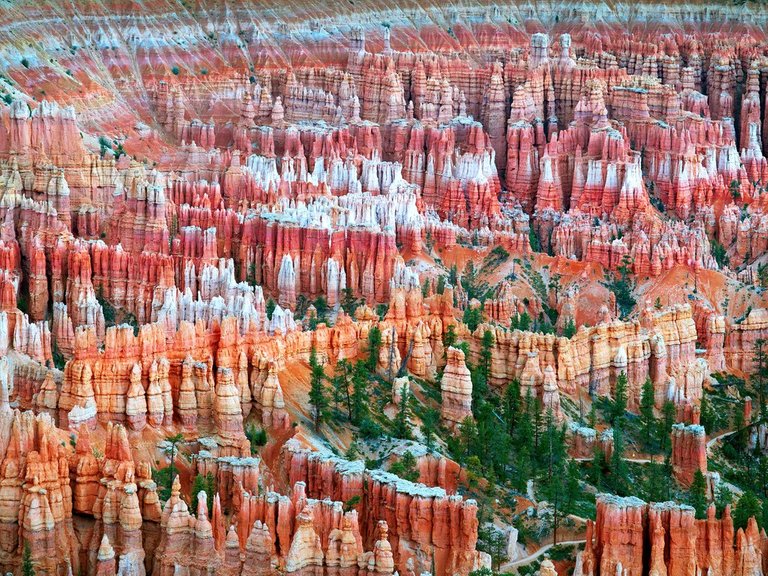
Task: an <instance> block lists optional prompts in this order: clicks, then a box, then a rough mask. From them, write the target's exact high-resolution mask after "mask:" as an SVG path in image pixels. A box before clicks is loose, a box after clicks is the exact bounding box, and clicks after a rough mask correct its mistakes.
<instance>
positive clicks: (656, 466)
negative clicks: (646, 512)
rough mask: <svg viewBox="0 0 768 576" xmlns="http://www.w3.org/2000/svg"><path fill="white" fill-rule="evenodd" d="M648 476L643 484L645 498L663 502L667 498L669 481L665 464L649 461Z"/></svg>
mask: <svg viewBox="0 0 768 576" xmlns="http://www.w3.org/2000/svg"><path fill="white" fill-rule="evenodd" d="M647 470H648V476H647V478H646V481H645V485H644V486H643V490H644V495H645V498H646V499H647V500H648V501H649V502H663V501H664V500H666V499H667V492H668V490H667V485H666V484H667V481H666V480H665V472H664V465H663V464H662V463H660V462H656V461H655V460H652V461H651V462H649V463H648V469H647Z"/></svg>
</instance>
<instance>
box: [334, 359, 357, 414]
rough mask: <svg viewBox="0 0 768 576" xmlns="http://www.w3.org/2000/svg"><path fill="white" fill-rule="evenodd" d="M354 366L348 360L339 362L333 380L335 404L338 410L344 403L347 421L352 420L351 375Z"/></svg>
mask: <svg viewBox="0 0 768 576" xmlns="http://www.w3.org/2000/svg"><path fill="white" fill-rule="evenodd" d="M351 373H352V366H351V364H350V363H349V360H347V359H346V358H344V359H342V360H339V362H338V363H337V364H336V374H335V375H334V376H333V379H332V380H331V384H332V386H333V402H334V405H335V408H336V409H337V410H338V408H339V404H340V403H343V404H344V407H345V408H346V410H347V420H350V421H351V420H352V395H351V394H350V390H349V389H350V386H349V384H350V374H351Z"/></svg>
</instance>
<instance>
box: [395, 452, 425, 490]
mask: <svg viewBox="0 0 768 576" xmlns="http://www.w3.org/2000/svg"><path fill="white" fill-rule="evenodd" d="M389 471H390V472H391V473H392V474H396V475H397V476H400V478H404V479H405V480H410V481H411V482H416V481H417V480H418V479H419V470H418V468H417V467H416V457H415V456H414V455H413V453H412V452H411V451H410V450H406V451H405V452H404V453H403V455H402V456H401V457H400V459H399V460H398V461H397V462H395V463H394V464H392V466H390V468H389Z"/></svg>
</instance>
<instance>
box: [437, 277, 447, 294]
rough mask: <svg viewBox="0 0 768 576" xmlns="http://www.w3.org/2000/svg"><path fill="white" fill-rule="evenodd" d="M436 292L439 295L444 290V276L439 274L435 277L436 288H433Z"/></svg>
mask: <svg viewBox="0 0 768 576" xmlns="http://www.w3.org/2000/svg"><path fill="white" fill-rule="evenodd" d="M435 291H436V292H437V293H438V294H440V295H441V296H442V295H443V292H445V276H442V275H441V276H440V277H438V279H437V289H436V290H435Z"/></svg>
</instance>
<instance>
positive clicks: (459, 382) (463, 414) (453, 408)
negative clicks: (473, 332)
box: [440, 347, 472, 427]
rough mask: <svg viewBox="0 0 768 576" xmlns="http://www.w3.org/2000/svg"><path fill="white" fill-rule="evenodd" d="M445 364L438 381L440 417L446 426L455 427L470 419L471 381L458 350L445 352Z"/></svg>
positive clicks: (461, 354) (462, 354)
mask: <svg viewBox="0 0 768 576" xmlns="http://www.w3.org/2000/svg"><path fill="white" fill-rule="evenodd" d="M446 354H447V358H448V360H447V363H446V365H445V370H444V371H443V379H442V380H441V381H440V391H441V394H442V403H441V408H440V410H441V411H440V417H441V418H442V420H443V422H444V423H445V424H446V426H450V427H456V426H458V425H459V424H461V423H462V422H463V421H464V419H465V418H467V417H470V418H471V417H472V380H471V378H470V374H469V369H468V368H467V365H466V364H465V363H464V352H462V351H461V350H460V349H459V348H453V347H449V348H448V350H446Z"/></svg>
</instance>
